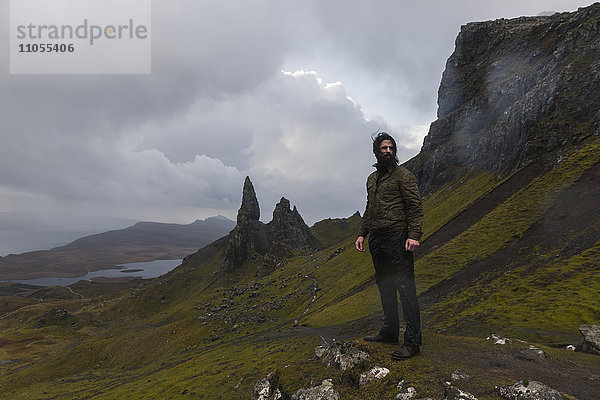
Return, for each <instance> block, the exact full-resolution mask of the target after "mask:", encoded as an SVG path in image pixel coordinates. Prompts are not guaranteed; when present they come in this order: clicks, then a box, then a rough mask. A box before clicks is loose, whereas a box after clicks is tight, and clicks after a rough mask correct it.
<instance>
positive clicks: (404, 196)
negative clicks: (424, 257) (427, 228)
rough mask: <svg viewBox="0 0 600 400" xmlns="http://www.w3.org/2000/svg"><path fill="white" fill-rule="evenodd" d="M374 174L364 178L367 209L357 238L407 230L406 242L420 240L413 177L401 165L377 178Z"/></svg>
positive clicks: (420, 211)
mask: <svg viewBox="0 0 600 400" xmlns="http://www.w3.org/2000/svg"><path fill="white" fill-rule="evenodd" d="M378 175H379V171H375V172H373V173H372V174H371V175H369V177H368V178H367V207H366V209H365V213H364V215H363V219H362V226H361V228H360V231H359V236H366V235H367V234H368V233H373V234H377V233H386V232H401V231H407V232H408V238H409V239H414V240H420V239H421V235H422V234H423V232H422V230H421V225H422V224H423V207H422V205H421V196H420V195H419V187H418V185H417V178H415V176H414V175H413V174H412V173H410V172H409V171H408V170H407V169H406V168H404V167H401V166H395V167H394V168H393V169H392V170H391V171H388V172H387V173H385V174H384V175H383V176H381V177H380V178H379V179H377V178H378Z"/></svg>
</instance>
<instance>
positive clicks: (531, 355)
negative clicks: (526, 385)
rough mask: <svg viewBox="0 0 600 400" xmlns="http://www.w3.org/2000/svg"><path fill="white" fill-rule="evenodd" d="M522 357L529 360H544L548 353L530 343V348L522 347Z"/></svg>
mask: <svg viewBox="0 0 600 400" xmlns="http://www.w3.org/2000/svg"><path fill="white" fill-rule="evenodd" d="M520 357H521V358H524V359H525V360H528V361H536V362H537V361H544V360H545V359H546V353H544V351H543V350H541V349H538V348H537V347H535V346H533V345H530V346H529V348H528V349H522V350H521V352H520Z"/></svg>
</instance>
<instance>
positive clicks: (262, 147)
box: [0, 0, 591, 230]
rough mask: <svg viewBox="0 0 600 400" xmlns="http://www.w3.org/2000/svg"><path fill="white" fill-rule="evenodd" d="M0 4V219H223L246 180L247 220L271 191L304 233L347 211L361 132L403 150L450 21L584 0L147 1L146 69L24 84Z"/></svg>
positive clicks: (427, 116)
mask: <svg viewBox="0 0 600 400" xmlns="http://www.w3.org/2000/svg"><path fill="white" fill-rule="evenodd" d="M0 1H1V4H2V8H1V9H0V13H1V16H2V21H3V23H2V24H1V29H2V31H1V39H0V60H2V65H1V68H2V69H1V70H0V87H1V91H0V109H1V111H0V127H1V131H0V135H1V144H0V213H1V212H11V211H27V212H42V213H49V214H55V213H62V214H63V215H65V214H69V215H71V214H73V215H79V216H88V217H91V216H93V217H94V218H108V217H117V218H129V219H135V220H151V221H160V222H178V223H190V222H193V221H194V220H195V219H203V218H206V217H208V216H212V215H217V214H222V215H225V216H227V217H229V218H232V219H235V215H236V212H237V209H238V208H239V204H240V200H241V189H242V183H243V180H244V178H245V176H246V175H249V176H250V178H251V179H252V181H253V182H254V186H255V189H256V192H257V195H258V200H259V202H260V205H261V219H262V220H263V221H265V222H268V221H270V220H271V216H272V211H273V207H274V205H275V203H276V202H277V201H278V200H279V198H280V197H281V196H285V197H286V198H288V199H289V200H290V201H291V203H292V204H295V205H296V206H297V207H298V210H299V211H300V213H301V214H302V216H303V217H304V219H305V221H306V222H307V223H308V224H309V225H312V224H313V223H314V222H316V221H318V220H320V219H323V218H327V217H333V218H335V217H347V216H350V215H351V214H353V213H354V212H355V211H357V210H360V211H361V213H362V211H363V209H364V202H365V193H364V191H365V190H364V182H365V179H366V176H367V175H368V174H369V173H370V172H371V170H372V167H371V165H372V163H373V155H372V153H371V150H370V147H371V139H370V135H371V133H372V132H374V131H375V130H377V129H381V130H387V131H390V132H391V133H392V134H393V135H394V136H395V137H396V138H397V140H398V142H399V144H400V145H401V146H402V148H401V149H400V152H399V155H400V158H401V161H405V160H407V159H408V158H410V157H412V156H414V155H415V154H417V153H418V151H419V149H420V146H421V144H422V140H423V137H424V136H425V135H426V133H427V130H428V128H429V124H430V123H431V122H432V121H433V120H434V119H435V115H436V109H437V104H436V99H437V89H438V86H439V83H440V78H441V75H442V71H443V69H444V65H445V62H446V59H447V58H448V57H449V56H450V54H451V53H452V51H453V48H454V40H455V38H456V35H457V34H458V32H459V30H460V26H461V25H463V24H465V23H467V22H471V21H482V20H490V19H497V18H512V17H517V16H521V15H538V14H540V13H542V12H548V11H559V12H562V11H575V10H576V9H577V8H578V7H581V6H586V5H589V4H591V1H576V0H554V1H552V0H547V1H536V0H529V1H523V0H504V1H495V2H484V1H480V0H460V1H450V0H448V1H432V0H421V1H414V0H413V1H404V0H390V1H380V0H371V1H358V0H343V1H342V0H337V1H335V0H302V1H281V0H264V1H260V0H256V1H254V0H214V1H198V0H189V1H185V0H169V1H154V2H153V6H152V27H151V36H152V73H151V74H150V75H93V76H89V75H64V76H61V75H38V76H36V75H10V74H9V57H8V54H9V52H8V46H9V42H8V38H9V33H8V28H7V26H8V20H9V1H8V0H0ZM67 225H69V222H68V221H66V222H65V226H64V227H65V228H67ZM1 229H2V227H0V230H1Z"/></svg>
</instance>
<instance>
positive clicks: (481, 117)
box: [406, 3, 600, 194]
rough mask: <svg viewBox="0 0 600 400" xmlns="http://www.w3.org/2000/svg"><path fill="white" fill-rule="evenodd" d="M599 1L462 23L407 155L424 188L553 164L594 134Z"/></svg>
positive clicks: (597, 125)
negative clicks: (419, 143) (423, 126)
mask: <svg viewBox="0 0 600 400" xmlns="http://www.w3.org/2000/svg"><path fill="white" fill-rule="evenodd" d="M599 51H600V4H599V3H596V4H594V5H591V6H589V7H586V8H582V9H580V10H578V11H577V12H574V13H561V14H554V15H552V16H545V17H541V16H540V17H521V18H516V19H510V20H506V19H499V20H496V21H487V22H474V23H469V24H467V25H465V26H463V27H462V29H461V31H460V34H459V35H458V37H457V39H456V48H455V51H454V53H453V54H452V55H451V56H450V58H449V59H448V61H447V63H446V69H445V71H444V73H443V76H442V81H441V84H440V88H439V93H438V106H439V107H438V113H437V117H438V119H437V120H436V121H434V122H433V123H432V124H431V127H430V130H429V133H428V135H427V136H426V137H425V140H424V143H423V147H422V149H421V152H420V153H419V155H417V156H416V157H414V158H413V159H412V160H410V161H408V162H407V163H406V166H407V167H408V168H409V169H411V170H412V171H413V172H414V173H415V174H416V175H417V177H418V179H419V182H420V186H421V190H422V191H423V192H425V193H426V194H427V193H431V192H433V191H435V190H436V189H437V188H439V187H440V186H441V185H443V184H444V183H447V182H449V181H450V180H452V179H454V178H456V177H457V176H459V175H461V174H462V173H464V171H466V170H470V169H474V168H482V169H486V170H491V171H494V172H495V173H498V174H499V175H500V176H503V175H506V174H508V173H510V172H513V171H515V170H517V169H518V168H520V167H522V166H524V165H526V164H528V163H532V162H535V163H540V164H543V165H548V164H552V163H553V162H555V161H557V160H559V161H560V159H561V156H563V155H564V154H566V153H568V152H569V151H571V150H573V149H574V148H578V147H580V146H581V145H582V143H584V142H586V141H587V140H588V139H589V138H590V137H591V136H594V135H595V136H597V135H598V134H599V132H600V59H598V54H599Z"/></svg>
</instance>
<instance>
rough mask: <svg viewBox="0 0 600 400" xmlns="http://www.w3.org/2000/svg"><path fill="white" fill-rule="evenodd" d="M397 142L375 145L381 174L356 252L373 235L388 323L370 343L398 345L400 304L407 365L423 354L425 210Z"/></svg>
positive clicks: (370, 186) (396, 355)
mask: <svg viewBox="0 0 600 400" xmlns="http://www.w3.org/2000/svg"><path fill="white" fill-rule="evenodd" d="M396 152H397V146H396V141H395V140H394V138H393V137H391V136H390V135H389V134H388V133H385V132H381V133H379V134H378V135H377V136H376V137H375V139H374V140H373V153H374V154H375V157H376V158H377V163H376V164H375V165H373V166H374V167H375V168H376V169H377V170H376V171H374V172H373V173H372V174H371V175H369V177H368V178H367V207H366V209H365V213H364V215H363V219H362V226H361V229H360V232H359V234H358V238H357V239H356V243H355V245H356V249H357V250H358V251H365V249H364V247H363V245H364V240H365V237H366V236H367V234H368V235H369V252H370V253H371V258H372V259H373V266H374V267H375V281H376V282H377V287H378V288H379V294H380V296H381V305H382V307H383V314H384V321H383V324H382V326H381V329H380V330H379V333H378V334H377V335H375V336H367V337H365V340H367V341H370V342H383V343H398V332H399V328H400V327H399V318H398V298H397V296H396V292H398V294H399V295H400V301H401V302H402V314H403V318H404V323H405V325H406V330H405V331H404V344H403V345H402V347H400V348H399V349H398V350H396V351H394V352H393V353H392V359H394V360H405V359H407V358H410V357H413V356H416V355H417V354H419V353H420V346H421V344H422V343H421V322H420V319H421V317H420V312H419V303H418V300H417V291H416V288H415V274H414V260H413V253H412V252H413V251H414V250H415V249H417V248H418V247H419V244H420V243H419V240H420V238H421V234H422V230H421V225H422V223H423V207H422V205H421V197H420V195H419V187H418V185H417V179H416V178H415V176H414V175H413V174H412V173H410V172H409V171H408V170H407V169H406V168H404V167H402V166H399V165H398V157H397V155H396Z"/></svg>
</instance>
